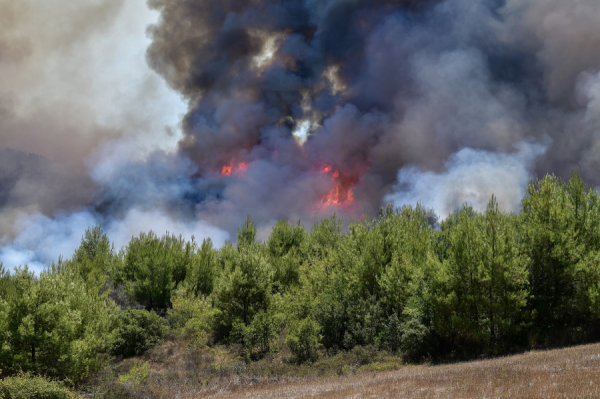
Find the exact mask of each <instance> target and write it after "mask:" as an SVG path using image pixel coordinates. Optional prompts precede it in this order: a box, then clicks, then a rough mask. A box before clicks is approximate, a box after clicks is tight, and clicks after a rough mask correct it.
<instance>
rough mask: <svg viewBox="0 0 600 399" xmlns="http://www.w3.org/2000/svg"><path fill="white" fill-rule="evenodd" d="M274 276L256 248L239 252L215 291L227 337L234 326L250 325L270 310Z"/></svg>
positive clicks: (221, 326) (217, 305) (220, 319)
mask: <svg viewBox="0 0 600 399" xmlns="http://www.w3.org/2000/svg"><path fill="white" fill-rule="evenodd" d="M238 249H239V248H238ZM272 276H273V273H272V269H271V266H270V265H269V263H268V262H267V260H266V259H265V257H264V256H263V255H262V253H261V250H260V249H259V248H258V247H257V246H256V245H252V246H248V247H245V248H242V249H240V250H239V251H238V252H236V253H235V255H234V256H233V258H232V259H231V264H230V265H229V268H228V270H225V271H224V273H222V274H221V276H220V277H219V280H218V283H217V285H216V287H215V290H214V292H213V296H214V300H215V307H216V308H217V309H218V310H220V315H219V316H218V319H219V324H220V328H221V329H224V334H225V335H226V336H228V335H229V332H230V331H231V329H232V327H233V326H234V324H236V323H243V324H244V325H245V326H247V325H249V324H250V323H251V322H252V319H253V318H254V315H255V314H256V313H258V312H259V311H267V310H268V308H269V303H270V293H271V284H272Z"/></svg>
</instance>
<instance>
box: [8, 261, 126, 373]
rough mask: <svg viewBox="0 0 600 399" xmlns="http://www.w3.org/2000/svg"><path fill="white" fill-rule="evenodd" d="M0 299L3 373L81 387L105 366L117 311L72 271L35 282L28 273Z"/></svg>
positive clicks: (21, 273) (18, 275)
mask: <svg viewBox="0 0 600 399" xmlns="http://www.w3.org/2000/svg"><path fill="white" fill-rule="evenodd" d="M10 284H11V285H12V289H11V294H10V295H8V296H6V297H5V298H2V299H0V312H1V313H2V314H1V318H2V319H3V320H4V328H3V329H2V331H0V368H1V369H3V370H6V371H8V372H16V371H21V370H22V371H31V372H34V373H39V374H44V375H48V376H54V377H58V378H68V379H70V380H71V381H72V382H78V381H80V380H81V379H82V378H84V377H85V376H86V375H88V373H90V372H92V371H95V370H97V369H98V368H99V367H100V365H101V360H100V358H99V357H98V354H99V353H101V352H102V351H103V350H104V348H105V340H106V337H107V335H108V333H109V329H110V325H111V321H112V319H113V318H114V315H115V313H116V307H115V305H114V304H113V303H112V302H111V301H109V300H108V299H107V298H106V295H99V294H98V292H97V290H93V289H89V288H88V287H87V285H86V282H85V281H84V280H83V278H82V277H81V275H80V274H79V273H77V272H75V271H74V270H72V269H62V270H60V269H57V268H55V269H53V270H51V271H47V272H43V273H41V274H40V276H39V277H36V276H34V274H33V273H32V272H30V271H29V270H28V269H27V267H25V268H24V269H21V268H18V269H16V270H15V274H14V275H13V276H12V277H11V281H10Z"/></svg>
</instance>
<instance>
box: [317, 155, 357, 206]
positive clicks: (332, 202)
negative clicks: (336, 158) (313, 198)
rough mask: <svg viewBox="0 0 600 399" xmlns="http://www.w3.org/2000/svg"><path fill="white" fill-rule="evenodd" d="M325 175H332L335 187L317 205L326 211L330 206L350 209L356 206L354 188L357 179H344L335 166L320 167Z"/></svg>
mask: <svg viewBox="0 0 600 399" xmlns="http://www.w3.org/2000/svg"><path fill="white" fill-rule="evenodd" d="M320 171H321V173H323V174H327V175H331V179H332V180H333V181H334V184H335V187H334V188H333V189H332V190H331V191H329V192H328V193H327V194H325V195H324V196H323V198H321V201H320V202H319V204H318V205H317V207H318V208H320V209H324V208H327V207H329V206H335V207H338V208H340V207H341V208H346V209H348V208H349V207H350V206H351V205H352V204H354V186H355V185H356V178H352V177H344V176H343V175H342V174H340V172H339V171H338V170H334V169H333V166H331V165H327V164H324V165H322V166H321V167H320Z"/></svg>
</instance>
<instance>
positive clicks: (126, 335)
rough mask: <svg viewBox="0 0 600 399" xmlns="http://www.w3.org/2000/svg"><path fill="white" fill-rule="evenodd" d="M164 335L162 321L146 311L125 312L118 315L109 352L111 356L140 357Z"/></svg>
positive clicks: (157, 316) (154, 314)
mask: <svg viewBox="0 0 600 399" xmlns="http://www.w3.org/2000/svg"><path fill="white" fill-rule="evenodd" d="M164 333H165V326H164V321H163V319H162V318H161V317H160V316H159V315H157V314H156V313H154V312H148V311H146V310H126V311H125V312H122V313H120V314H119V316H118V318H117V320H116V325H115V329H114V330H113V333H112V336H111V339H110V342H109V352H110V354H111V355H113V356H123V357H131V356H140V355H142V354H143V353H145V352H146V351H148V350H149V349H152V348H153V347H154V346H156V344H158V343H159V342H160V341H161V340H162V338H163V336H164Z"/></svg>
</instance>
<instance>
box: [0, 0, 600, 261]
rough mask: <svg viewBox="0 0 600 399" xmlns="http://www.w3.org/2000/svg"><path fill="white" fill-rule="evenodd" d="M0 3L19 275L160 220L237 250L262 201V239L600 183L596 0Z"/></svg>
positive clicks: (3, 137) (2, 197)
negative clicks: (398, 212) (540, 182)
mask: <svg viewBox="0 0 600 399" xmlns="http://www.w3.org/2000/svg"><path fill="white" fill-rule="evenodd" d="M148 8H150V9H151V10H149V9H148ZM0 15H1V17H0V19H1V20H2V25H1V26H2V28H1V29H2V30H1V31H0V75H1V76H2V77H3V79H2V80H0V148H5V149H4V150H2V152H0V156H1V157H2V159H0V182H1V186H0V206H1V212H0V236H2V237H3V238H2V245H3V246H2V249H0V259H1V260H2V261H4V263H5V266H8V265H10V267H12V266H13V265H18V264H25V263H28V264H30V265H32V266H33V267H34V268H35V269H36V270H40V269H41V268H42V267H43V266H44V265H48V264H49V263H50V262H51V261H52V260H55V259H57V258H58V256H59V255H61V254H62V255H66V256H68V255H69V254H70V253H72V251H73V250H74V248H75V247H76V246H77V245H78V240H79V238H80V237H81V235H82V234H83V232H84V231H85V229H86V228H88V227H89V226H92V225H95V224H100V225H102V226H103V228H104V229H105V231H107V232H108V233H109V236H110V237H111V240H114V242H115V245H116V247H117V248H120V247H122V246H124V245H126V244H127V243H128V242H129V239H130V238H131V236H132V235H138V234H139V232H140V231H148V230H150V229H153V230H155V231H159V232H163V231H167V230H168V231H171V232H174V233H182V234H183V235H184V237H185V238H186V239H189V238H191V236H192V235H194V236H195V237H196V239H197V240H202V239H204V238H207V237H211V238H212V239H213V242H214V244H215V245H216V246H217V247H220V246H222V245H223V243H224V242H225V241H226V240H227V239H235V236H236V234H235V232H236V229H237V227H238V226H239V224H240V221H241V220H243V219H244V218H245V217H246V215H247V214H251V215H252V217H253V220H254V221H255V223H256V228H257V236H258V237H259V238H260V239H265V238H267V237H268V235H269V233H270V230H271V228H272V227H273V226H274V225H275V223H276V222H277V220H280V219H287V220H301V221H302V223H306V225H307V226H310V225H311V224H312V223H313V222H314V221H317V220H319V219H321V218H322V217H326V216H329V215H331V214H333V213H337V214H338V215H341V216H344V217H345V218H346V220H349V219H351V218H359V217H361V216H362V215H364V214H371V215H374V214H376V213H377V210H378V209H379V207H380V206H381V205H384V204H385V203H387V202H393V203H394V205H396V206H401V205H404V204H412V205H415V204H416V203H417V201H422V203H423V205H424V206H425V207H427V208H434V210H435V211H436V212H437V213H438V214H439V215H440V216H441V217H442V218H446V217H447V216H448V215H450V214H451V213H452V212H454V211H455V210H456V209H458V208H460V207H461V206H462V204H464V203H465V202H466V203H468V204H470V205H472V206H473V207H474V209H475V210H478V211H484V210H485V209H486V206H487V202H488V200H489V198H490V197H491V195H492V194H495V196H496V197H497V198H498V203H499V205H500V207H502V210H505V211H515V212H518V211H520V209H521V204H520V199H521V198H522V197H523V196H524V195H525V192H526V191H525V190H526V185H527V183H528V182H529V180H530V179H531V178H533V177H536V176H543V175H545V174H546V173H554V174H556V175H558V176H560V177H562V178H567V177H568V176H569V175H570V173H571V171H572V170H574V169H579V170H580V172H581V175H582V177H583V179H584V180H585V181H586V182H587V183H588V184H590V185H591V186H592V187H596V186H598V185H600V178H599V177H598V175H597V173H596V171H597V170H598V166H599V164H598V162H599V161H598V160H600V157H599V155H600V154H598V151H599V149H600V141H599V139H598V129H599V128H600V53H598V51H596V49H597V48H598V46H599V45H600V27H599V25H598V23H597V21H598V20H599V19H600V5H599V4H598V2H597V1H596V0H574V1H570V2H564V1H562V2H561V1H559V0H533V1H532V0H528V1H525V0H484V1H477V2H473V1H470V0H445V1H433V0H430V1H417V0H414V1H400V0H393V1H392V0H390V1H385V0H378V1H345V0H331V1H312V0H304V1H299V0H297V1H287V2H280V1H275V0H260V1H259V0H256V1H237V0H231V1H226V2H221V1H203V2H198V1H192V0H185V1H177V2H170V1H160V0H151V1H149V2H148V4H147V5H146V4H143V3H142V2H141V1H139V2H135V1H132V2H125V1H122V0H104V1H101V0H85V1H81V2H77V3H76V4H75V3H74V4H69V5H66V4H65V3H64V2H63V1H59V0H51V1H46V2H44V3H43V4H39V3H38V2H34V1H29V0H27V1H15V0H0ZM148 25H150V26H149V27H148ZM147 27H148V29H147V31H146V28H147ZM145 32H146V34H147V36H144V35H145ZM167 86H168V87H167ZM31 154H33V155H31Z"/></svg>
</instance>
